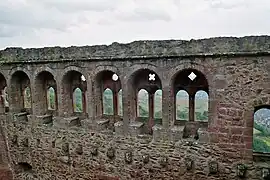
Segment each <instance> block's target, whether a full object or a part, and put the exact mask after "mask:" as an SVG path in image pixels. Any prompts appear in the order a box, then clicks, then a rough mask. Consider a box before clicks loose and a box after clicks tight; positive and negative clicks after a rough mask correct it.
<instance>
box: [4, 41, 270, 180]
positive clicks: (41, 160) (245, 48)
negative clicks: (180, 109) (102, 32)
mask: <svg viewBox="0 0 270 180" xmlns="http://www.w3.org/2000/svg"><path fill="white" fill-rule="evenodd" d="M0 60H1V70H0V73H1V74H0V88H1V90H4V88H5V87H6V89H7V93H8V102H9V107H5V106H4V103H3V98H2V99H1V102H2V103H1V111H0V112H1V116H0V117H1V120H0V122H1V126H0V134H1V136H0V179H1V180H10V179H14V180H23V179H24V180H31V179H37V180H38V179H39V180H67V179H68V180H83V179H85V180H87V179H93V180H94V179H103V180H105V179H109V180H114V179H115V180H120V179H121V180H122V179H123V180H126V179H164V180H168V179H176V180H179V179H183V180H186V179H197V180H199V179H202V180H205V179H209V180H211V179H220V180H221V179H222V180H225V179H254V180H255V179H269V174H270V155H269V154H259V153H253V150H252V142H253V141H252V139H253V113H254V111H255V110H257V109H259V108H261V107H269V106H270V36H249V37H241V38H235V37H227V38H210V39H202V40H190V41H182V40H167V41H135V42H132V43H129V44H119V43H113V44H111V45H109V46H106V45H100V46H83V47H67V48H63V47H45V48H29V49H23V48H6V49H5V50H1V51H0ZM191 72H194V73H195V74H197V76H198V80H196V81H194V83H193V82H190V81H189V80H187V79H186V76H187V75H188V74H189V73H191ZM114 73H116V74H117V75H118V76H119V80H118V81H116V82H115V81H112V80H111V75H112V74H114ZM148 73H155V74H156V77H157V81H156V82H155V83H150V82H148V81H147V80H146V79H145V78H144V77H145V76H147V74H148ZM81 75H83V76H85V78H86V81H81V80H80V77H81ZM27 87H28V88H30V89H31V96H29V97H30V101H31V106H30V107H28V106H27V107H26V106H25V104H26V98H25V94H24V89H25V88H27ZM48 87H53V88H54V90H55V92H56V108H55V109H53V110H51V109H48V102H47V89H48ZM76 87H79V88H80V89H81V91H82V95H83V110H82V112H74V109H73V101H74V99H73V96H72V94H73V90H74V88H76ZM105 88H111V89H112V90H113V95H114V96H113V97H114V101H113V102H114V114H113V115H104V114H103V105H102V93H103V90H104V89H105ZM141 88H145V89H147V91H148V92H149V99H151V98H152V97H153V94H154V92H155V91H156V90H157V89H161V90H162V119H158V120H153V106H154V105H153V103H152V101H151V100H149V106H150V110H149V111H150V114H149V118H147V119H146V120H142V119H141V118H140V117H137V113H136V109H137V99H136V97H137V96H136V94H137V92H138V90H140V89H141ZM181 88H183V89H185V90H186V91H187V92H188V93H189V94H190V97H191V98H190V100H189V105H190V107H189V119H188V120H187V121H179V120H176V118H175V112H176V105H175V93H176V92H177V91H178V90H179V89H181ZM120 89H121V90H122V93H123V94H122V102H121V101H119V100H118V99H117V92H119V90H120ZM199 89H203V90H205V91H206V92H207V93H208V95H209V103H208V104H209V106H208V108H209V111H208V121H207V122H198V121H196V120H194V100H193V99H194V98H193V97H194V93H195V92H196V91H197V90H199ZM2 95H3V91H2ZM119 103H122V104H123V106H122V107H123V115H119V114H118V113H117V106H119Z"/></svg>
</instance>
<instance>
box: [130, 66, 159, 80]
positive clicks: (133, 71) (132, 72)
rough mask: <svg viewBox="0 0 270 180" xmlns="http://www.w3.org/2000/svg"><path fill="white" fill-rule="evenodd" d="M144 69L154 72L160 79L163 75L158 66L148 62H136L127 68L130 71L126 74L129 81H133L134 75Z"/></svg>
mask: <svg viewBox="0 0 270 180" xmlns="http://www.w3.org/2000/svg"><path fill="white" fill-rule="evenodd" d="M142 70H148V71H151V72H154V73H155V74H156V75H157V76H158V78H159V79H160V78H161V77H162V74H161V73H160V72H161V71H160V70H159V69H158V68H157V66H155V65H152V64H148V63H140V64H134V65H132V66H130V67H129V68H128V70H127V72H128V73H127V74H126V76H125V77H127V81H131V80H132V78H133V77H134V75H135V74H136V73H137V72H140V71H142Z"/></svg>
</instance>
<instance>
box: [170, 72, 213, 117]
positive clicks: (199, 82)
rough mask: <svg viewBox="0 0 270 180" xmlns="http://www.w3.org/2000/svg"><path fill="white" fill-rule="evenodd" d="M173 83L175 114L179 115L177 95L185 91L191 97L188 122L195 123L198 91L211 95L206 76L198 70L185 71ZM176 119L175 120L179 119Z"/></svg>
mask: <svg viewBox="0 0 270 180" xmlns="http://www.w3.org/2000/svg"><path fill="white" fill-rule="evenodd" d="M171 81H172V92H174V96H173V98H174V102H175V105H174V112H175V114H176V115H177V114H178V112H177V111H178V110H177V108H176V105H177V100H176V99H175V98H176V93H178V91H179V90H185V91H186V92H187V93H188V95H189V100H188V101H189V106H188V108H189V109H188V112H189V113H188V114H189V117H188V120H189V121H195V101H194V99H195V94H196V92H197V91H200V90H202V91H205V92H206V93H209V86H208V81H207V79H206V78H205V76H204V74H202V73H201V72H200V71H198V70H196V69H183V70H181V71H180V72H178V73H177V74H176V75H175V76H174V79H172V80H171ZM176 117H177V118H179V117H178V115H177V116H176ZM176 117H175V120H176V119H177V118H176Z"/></svg>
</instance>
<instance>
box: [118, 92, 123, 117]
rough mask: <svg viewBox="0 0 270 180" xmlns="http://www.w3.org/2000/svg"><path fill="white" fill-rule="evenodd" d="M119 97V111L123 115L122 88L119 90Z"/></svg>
mask: <svg viewBox="0 0 270 180" xmlns="http://www.w3.org/2000/svg"><path fill="white" fill-rule="evenodd" d="M117 98H118V102H119V104H118V110H117V112H118V115H119V116H123V91H122V89H120V90H119V91H118V94H117Z"/></svg>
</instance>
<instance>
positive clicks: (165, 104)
mask: <svg viewBox="0 0 270 180" xmlns="http://www.w3.org/2000/svg"><path fill="white" fill-rule="evenodd" d="M173 108H174V106H173V96H172V91H171V88H170V87H169V86H165V87H163V88H162V125H163V127H164V128H168V127H169V126H170V125H171V124H173V111H174V110H173Z"/></svg>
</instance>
